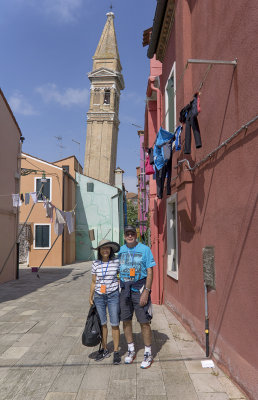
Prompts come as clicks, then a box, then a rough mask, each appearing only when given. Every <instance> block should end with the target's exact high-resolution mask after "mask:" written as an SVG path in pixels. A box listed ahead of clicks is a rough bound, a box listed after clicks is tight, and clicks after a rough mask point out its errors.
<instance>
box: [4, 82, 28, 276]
mask: <svg viewBox="0 0 258 400" xmlns="http://www.w3.org/2000/svg"><path fill="white" fill-rule="evenodd" d="M22 139H23V138H22V134H21V130H20V128H19V125H18V124H17V121H16V119H15V117H14V115H13V113H12V110H11V108H10V106H9V104H8V102H7V100H6V98H5V96H4V94H3V92H2V90H1V89H0V141H1V146H0V226H1V229H0V283H3V282H6V281H10V280H13V279H15V278H16V276H17V265H18V263H17V244H16V238H17V229H18V217H19V214H18V212H17V209H16V208H15V207H13V203H12V194H14V193H19V186H20V152H21V140H22Z"/></svg>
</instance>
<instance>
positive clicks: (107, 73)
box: [88, 68, 125, 90]
mask: <svg viewBox="0 0 258 400" xmlns="http://www.w3.org/2000/svg"><path fill="white" fill-rule="evenodd" d="M88 78H89V80H90V81H91V82H94V81H102V80H103V78H104V79H105V78H113V79H115V80H116V81H117V82H118V84H119V89H120V90H123V89H124V87H125V84H124V78H123V75H122V74H121V73H120V72H118V71H112V70H110V69H108V68H100V69H97V70H95V71H91V72H89V73H88Z"/></svg>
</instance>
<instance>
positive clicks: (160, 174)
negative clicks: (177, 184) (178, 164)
mask: <svg viewBox="0 0 258 400" xmlns="http://www.w3.org/2000/svg"><path fill="white" fill-rule="evenodd" d="M155 170H156V184H157V196H158V199H162V198H163V189H164V184H165V178H166V177H167V195H168V196H169V195H170V194H171V186H170V184H171V173H172V162H168V163H166V164H165V165H164V166H163V167H162V168H161V169H160V170H158V169H157V168H155Z"/></svg>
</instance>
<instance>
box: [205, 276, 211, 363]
mask: <svg viewBox="0 0 258 400" xmlns="http://www.w3.org/2000/svg"><path fill="white" fill-rule="evenodd" d="M204 293H205V297H204V299H205V336H206V357H209V354H210V349H209V314H208V295H207V286H206V284H205V282H204Z"/></svg>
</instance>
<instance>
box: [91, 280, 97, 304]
mask: <svg viewBox="0 0 258 400" xmlns="http://www.w3.org/2000/svg"><path fill="white" fill-rule="evenodd" d="M95 286H96V275H92V281H91V285H90V305H91V306H92V304H93V298H94V292H95Z"/></svg>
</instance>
